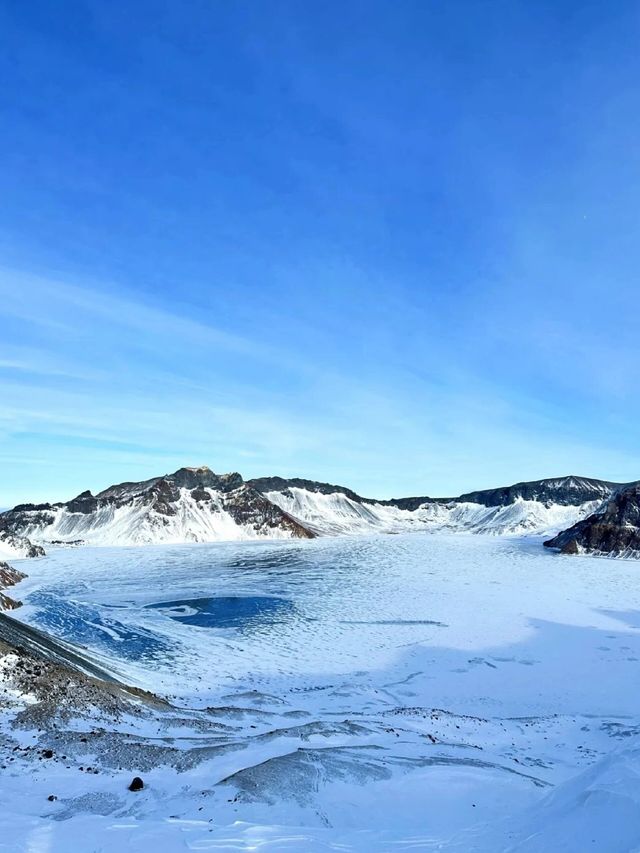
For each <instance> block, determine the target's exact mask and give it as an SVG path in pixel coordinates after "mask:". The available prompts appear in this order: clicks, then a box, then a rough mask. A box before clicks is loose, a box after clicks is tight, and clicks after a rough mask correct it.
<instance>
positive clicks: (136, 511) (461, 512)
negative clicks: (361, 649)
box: [0, 467, 620, 556]
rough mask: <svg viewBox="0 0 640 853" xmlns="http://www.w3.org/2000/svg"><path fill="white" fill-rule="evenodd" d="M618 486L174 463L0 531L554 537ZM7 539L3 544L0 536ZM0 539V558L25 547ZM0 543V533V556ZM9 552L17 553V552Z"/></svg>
mask: <svg viewBox="0 0 640 853" xmlns="http://www.w3.org/2000/svg"><path fill="white" fill-rule="evenodd" d="M619 488H620V486H619V485H618V484H615V483H609V482H606V481H603V480H589V479H587V478H583V477H559V478H555V479H553V480H538V481H535V482H527V483H517V484H515V485H514V486H505V487H502V488H499V489H489V490H485V491H480V492H472V493H469V494H466V495H461V496H460V497H458V498H441V499H434V498H429V497H410V498H399V499H394V500H386V501H377V500H372V499H369V498H363V497H361V496H360V495H358V494H357V493H356V492H354V491H352V490H351V489H347V488H345V487H343V486H335V485H332V484H330V483H319V482H315V481H312V480H303V479H298V478H296V479H290V480H286V479H283V478H281V477H267V478H261V479H258V480H250V481H248V482H245V481H244V480H243V479H242V477H241V476H240V474H237V473H232V474H215V473H214V472H213V471H211V470H210V469H209V468H207V467H201V468H180V469H179V470H178V471H176V472H175V473H173V474H167V475H165V476H162V477H154V478H152V479H150V480H145V481H143V482H139V483H131V482H127V483H121V484H119V485H115V486H110V487H109V488H108V489H105V490H104V491H102V492H99V493H98V494H97V495H93V494H91V492H83V493H82V494H80V495H78V497H76V498H74V499H73V500H70V501H66V502H65V503H57V504H39V505H34V504H23V505H21V506H17V507H15V508H14V509H13V510H9V511H8V512H5V513H2V514H0V529H2V530H5V531H8V533H11V534H13V535H14V536H18V537H29V539H32V540H33V541H35V542H45V543H46V542H54V543H58V542H59V543H87V544H92V545H140V544H147V543H158V544H159V543H178V542H214V541H219V540H236V539H255V538H260V537H269V538H291V537H298V538H310V537H313V536H315V535H329V536H332V535H333V536H335V535H345V534H360V533H375V532H379V533H404V532H413V531H416V532H419V531H422V532H441V531H449V532H472V533H494V534H500V535H508V534H514V535H522V534H549V535H552V534H555V533H557V532H558V530H562V529H563V528H567V527H570V526H571V525H573V524H575V523H576V522H578V521H580V520H581V519H583V518H585V517H587V516H588V515H590V514H591V513H593V512H594V511H595V510H596V509H597V508H598V507H599V506H600V503H601V501H602V500H606V499H608V498H609V497H610V496H611V495H612V494H616V493H617V490H618V489H619ZM6 542H7V543H9V540H6ZM16 542H17V540H14V544H13V545H11V546H10V545H9V544H7V545H6V548H7V549H9V547H11V549H12V550H7V551H6V554H5V556H15V555H16V553H18V554H19V555H24V554H20V548H22V550H23V551H24V550H25V547H26V546H24V544H22V545H20V544H19V543H18V544H15V543H16ZM2 547H3V543H2V539H0V556H2V554H3V551H2ZM16 549H17V551H16Z"/></svg>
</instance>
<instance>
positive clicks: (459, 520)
mask: <svg viewBox="0 0 640 853" xmlns="http://www.w3.org/2000/svg"><path fill="white" fill-rule="evenodd" d="M265 497H267V498H268V499H269V500H270V501H271V502H272V503H275V504H277V505H278V506H279V507H281V508H282V509H283V510H285V512H287V513H289V514H290V515H292V516H293V517H294V518H297V519H298V520H299V521H301V522H302V523H303V524H304V525H305V526H306V527H308V528H309V529H311V530H313V531H314V532H315V533H318V534H323V535H337V534H354V533H372V532H380V533H406V532H410V531H425V532H431V533H435V532H470V533H493V534H501V535H505V534H510V535H523V534H548V533H553V532H557V531H558V530H561V529H562V528H563V527H567V526H570V525H571V524H575V522H576V521H579V520H580V519H582V518H585V517H586V516H588V515H589V514H590V513H592V512H593V511H594V510H595V509H596V508H597V507H598V506H599V505H600V501H599V500H594V501H588V502H585V503H582V504H580V505H578V506H572V505H570V504H569V505H565V504H558V503H551V504H545V503H541V502H539V501H537V500H523V499H522V498H516V499H515V500H514V502H513V503H510V504H506V505H491V506H485V505H484V504H481V503H472V502H469V501H465V502H458V501H447V502H439V501H438V502H436V501H430V502H428V503H426V502H425V503H423V504H422V505H421V506H419V507H418V508H417V509H415V510H406V509H400V508H399V507H397V506H393V505H389V504H382V503H376V502H368V501H366V502H365V501H355V500H353V499H352V498H350V497H348V496H347V495H345V494H344V493H343V492H334V493H333V494H323V493H321V492H312V491H308V490H306V489H300V488H295V487H293V488H288V489H286V490H285V491H283V492H278V491H271V492H266V493H265Z"/></svg>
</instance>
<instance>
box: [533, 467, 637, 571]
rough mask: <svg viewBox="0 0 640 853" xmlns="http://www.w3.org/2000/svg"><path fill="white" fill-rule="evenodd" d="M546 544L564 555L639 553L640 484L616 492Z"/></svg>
mask: <svg viewBox="0 0 640 853" xmlns="http://www.w3.org/2000/svg"><path fill="white" fill-rule="evenodd" d="M544 544H545V545H546V547H547V548H559V549H560V550H561V551H562V553H563V554H577V553H580V552H583V551H584V552H587V553H596V554H611V555H618V556H627V555H629V556H630V555H637V554H640V484H637V483H636V484H634V485H632V486H629V487H628V488H626V489H623V490H622V491H619V492H617V493H615V494H614V495H613V496H612V497H611V498H610V499H609V500H608V501H607V502H606V503H605V504H603V506H601V507H600V508H599V509H598V510H597V511H596V512H594V513H593V514H592V515H590V516H589V517H588V518H585V519H584V520H583V521H579V522H578V523H577V524H574V525H573V527H570V528H568V530H563V531H562V533H559V534H558V535H557V536H554V538H553V539H549V540H548V541H547V542H545V543H544Z"/></svg>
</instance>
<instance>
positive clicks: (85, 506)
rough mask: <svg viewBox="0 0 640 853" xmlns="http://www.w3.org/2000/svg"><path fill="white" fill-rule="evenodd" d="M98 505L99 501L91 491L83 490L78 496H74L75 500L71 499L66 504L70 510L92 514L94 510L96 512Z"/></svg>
mask: <svg viewBox="0 0 640 853" xmlns="http://www.w3.org/2000/svg"><path fill="white" fill-rule="evenodd" d="M97 506H98V501H97V500H96V498H94V496H93V495H92V494H91V492H89V491H86V492H82V494H80V495H78V497H77V498H73V500H70V501H69V502H68V503H67V504H66V507H67V509H68V510H69V512H81V513H84V514H85V515H90V514H91V513H92V512H95V511H96V509H97Z"/></svg>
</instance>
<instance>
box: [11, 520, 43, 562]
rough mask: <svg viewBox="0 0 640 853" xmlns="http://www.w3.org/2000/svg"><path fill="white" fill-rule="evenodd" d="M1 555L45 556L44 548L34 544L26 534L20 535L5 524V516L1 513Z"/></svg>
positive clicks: (19, 556)
mask: <svg viewBox="0 0 640 853" xmlns="http://www.w3.org/2000/svg"><path fill="white" fill-rule="evenodd" d="M0 556H3V557H14V558H17V559H19V558H25V557H44V548H43V547H42V546H41V545H34V543H33V542H31V541H30V540H29V539H27V538H26V537H25V536H18V535H16V534H15V533H14V532H13V531H12V530H10V529H7V527H4V526H3V516H2V515H0Z"/></svg>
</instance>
